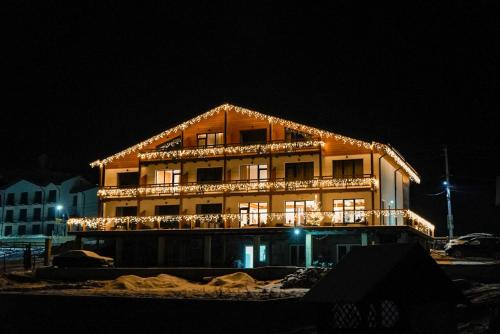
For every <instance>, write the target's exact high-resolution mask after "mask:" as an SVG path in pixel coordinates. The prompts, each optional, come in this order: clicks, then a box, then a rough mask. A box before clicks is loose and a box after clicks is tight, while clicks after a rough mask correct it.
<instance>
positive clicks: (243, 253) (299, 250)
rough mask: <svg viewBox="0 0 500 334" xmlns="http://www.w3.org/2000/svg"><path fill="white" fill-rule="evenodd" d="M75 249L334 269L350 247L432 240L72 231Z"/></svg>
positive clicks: (146, 262) (312, 232)
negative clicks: (74, 237)
mask: <svg viewBox="0 0 500 334" xmlns="http://www.w3.org/2000/svg"><path fill="white" fill-rule="evenodd" d="M70 234H72V235H75V236H76V243H77V245H76V247H77V248H90V249H93V250H95V251H97V252H98V253H99V254H101V255H105V256H111V257H113V258H114V259H115V262H116V265H117V266H120V267H129V266H132V267H155V266H158V267H232V268H234V267H237V268H255V267H262V266H290V265H291V266H300V267H303V266H333V265H335V264H336V263H337V262H338V261H340V260H341V259H342V257H343V256H345V255H346V254H347V253H348V252H349V251H351V250H352V249H353V248H355V247H362V246H369V245H376V244H384V243H408V242H418V243H420V244H421V245H422V246H424V247H426V248H429V247H430V245H431V244H432V241H433V238H432V237H431V236H429V235H427V234H425V233H423V232H421V231H419V230H417V229H415V228H413V227H411V226H329V227H325V226H302V227H296V228H287V227H266V228H251V229H249V228H233V229H223V228H220V229H215V228H198V229H143V230H87V231H73V232H70Z"/></svg>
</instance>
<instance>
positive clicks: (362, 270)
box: [303, 243, 465, 303]
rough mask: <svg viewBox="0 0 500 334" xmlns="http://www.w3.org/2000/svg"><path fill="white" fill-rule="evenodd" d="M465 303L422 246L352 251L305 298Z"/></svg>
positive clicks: (380, 246) (412, 245)
mask: <svg viewBox="0 0 500 334" xmlns="http://www.w3.org/2000/svg"><path fill="white" fill-rule="evenodd" d="M388 298H390V299H393V300H398V301H407V302H426V301H431V300H441V301H450V302H455V303H459V302H464V301H465V299H464V296H463V295H462V293H461V292H460V291H459V290H458V289H457V288H456V286H455V285H454V284H453V282H452V281H451V280H450V279H449V278H448V276H447V275H446V273H445V272H444V271H443V270H442V269H441V268H440V267H439V265H438V264H437V263H436V261H435V260H434V259H432V257H431V256H430V255H429V254H428V252H427V251H426V250H424V249H423V248H422V247H421V246H420V245H419V244H416V243H415V244H386V245H377V246H366V247H359V248H356V249H353V250H352V251H351V252H350V253H349V254H347V255H346V256H345V257H344V259H342V261H340V262H339V264H338V265H337V266H336V267H334V268H333V269H332V270H331V271H330V272H329V273H328V274H327V275H326V276H325V277H324V278H323V279H322V280H321V281H320V282H319V283H318V284H317V285H316V286H315V287H314V288H313V289H311V290H310V291H309V292H308V293H307V294H306V295H305V296H304V298H303V300H304V301H307V302H318V303H335V302H340V303H358V302H362V301H367V300H375V299H388Z"/></svg>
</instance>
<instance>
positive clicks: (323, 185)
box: [97, 175, 376, 199]
mask: <svg viewBox="0 0 500 334" xmlns="http://www.w3.org/2000/svg"><path fill="white" fill-rule="evenodd" d="M375 186H376V179H375V178H373V177H372V176H371V175H364V176H363V177H358V178H332V177H331V176H329V177H315V178H313V179H310V180H298V181H297V180H294V181H287V180H285V179H284V178H280V179H275V180H243V181H230V182H225V183H223V182H219V183H198V182H190V183H182V184H150V185H146V186H140V187H118V186H108V187H101V188H100V189H99V190H98V192H97V195H98V196H99V197H101V198H102V199H106V198H130V197H149V196H176V195H181V194H183V195H185V194H186V195H187V194H218V193H220V194H222V193H255V192H262V193H266V192H280V191H302V190H303V191H312V190H319V189H372V188H374V187H375Z"/></svg>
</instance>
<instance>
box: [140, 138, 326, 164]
mask: <svg viewBox="0 0 500 334" xmlns="http://www.w3.org/2000/svg"><path fill="white" fill-rule="evenodd" d="M323 144H324V142H323V141H321V140H309V141H295V142H284V141H272V142H268V143H265V144H253V145H243V144H227V145H219V146H214V147H198V146H195V147H184V148H182V149H180V150H151V151H144V152H141V153H139V155H138V156H139V158H140V159H141V160H143V161H154V160H178V159H193V158H208V157H215V156H234V155H237V156H241V155H246V154H251V155H255V154H257V155H258V154H269V153H288V152H302V151H311V150H319V149H320V148H321V146H322V145H323Z"/></svg>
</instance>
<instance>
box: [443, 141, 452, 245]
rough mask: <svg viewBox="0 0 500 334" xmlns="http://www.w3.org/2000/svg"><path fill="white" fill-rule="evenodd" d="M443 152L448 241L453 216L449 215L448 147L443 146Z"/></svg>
mask: <svg viewBox="0 0 500 334" xmlns="http://www.w3.org/2000/svg"><path fill="white" fill-rule="evenodd" d="M443 150H444V163H445V168H446V181H444V182H443V184H444V186H445V187H446V202H447V204H448V216H447V217H446V218H447V219H446V221H447V223H448V239H449V240H451V239H453V214H452V213H451V193H450V171H449V169H448V147H447V146H446V145H444V146H443Z"/></svg>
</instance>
